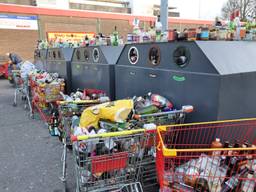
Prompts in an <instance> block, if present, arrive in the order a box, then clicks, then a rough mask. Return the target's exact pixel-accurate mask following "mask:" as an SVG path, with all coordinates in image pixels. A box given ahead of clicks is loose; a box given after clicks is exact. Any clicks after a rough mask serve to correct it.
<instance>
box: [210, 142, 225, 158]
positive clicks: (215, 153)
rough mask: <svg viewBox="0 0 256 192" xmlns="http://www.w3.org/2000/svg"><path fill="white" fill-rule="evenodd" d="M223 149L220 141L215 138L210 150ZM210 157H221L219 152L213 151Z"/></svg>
mask: <svg viewBox="0 0 256 192" xmlns="http://www.w3.org/2000/svg"><path fill="white" fill-rule="evenodd" d="M222 147H223V145H222V143H221V142H220V139H219V138H216V139H215V140H214V141H213V142H212V144H211V148H214V149H216V148H222ZM211 155H213V156H219V155H221V151H213V152H212V153H211Z"/></svg>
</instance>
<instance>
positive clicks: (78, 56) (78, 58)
mask: <svg viewBox="0 0 256 192" xmlns="http://www.w3.org/2000/svg"><path fill="white" fill-rule="evenodd" d="M76 58H77V60H80V59H81V53H80V51H79V50H77V51H76Z"/></svg>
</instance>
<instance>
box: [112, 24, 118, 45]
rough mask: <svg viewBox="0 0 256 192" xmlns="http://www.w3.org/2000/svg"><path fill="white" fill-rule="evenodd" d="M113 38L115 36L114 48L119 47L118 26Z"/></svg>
mask: <svg viewBox="0 0 256 192" xmlns="http://www.w3.org/2000/svg"><path fill="white" fill-rule="evenodd" d="M113 36H114V41H113V46H118V31H117V27H116V26H115V31H114V32H113Z"/></svg>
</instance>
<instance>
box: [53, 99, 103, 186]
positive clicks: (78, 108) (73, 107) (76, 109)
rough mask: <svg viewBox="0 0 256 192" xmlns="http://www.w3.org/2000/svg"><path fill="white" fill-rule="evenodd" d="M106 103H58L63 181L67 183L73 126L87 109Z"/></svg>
mask: <svg viewBox="0 0 256 192" xmlns="http://www.w3.org/2000/svg"><path fill="white" fill-rule="evenodd" d="M102 102H104V101H102V100H100V99H97V100H80V101H59V102H57V105H58V111H59V113H58V114H59V122H60V123H59V127H58V128H59V133H60V136H59V138H60V140H61V141H62V143H63V153H62V159H61V160H62V165H63V166H62V176H61V178H60V179H61V180H62V181H63V182H64V181H66V158H67V147H68V148H71V147H72V143H71V140H70V135H71V133H72V132H73V131H72V129H73V126H74V124H75V121H76V122H79V118H80V116H81V114H82V112H83V111H84V109H85V108H87V107H90V106H92V105H96V104H99V103H102Z"/></svg>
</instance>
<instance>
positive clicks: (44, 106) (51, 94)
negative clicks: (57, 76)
mask: <svg viewBox="0 0 256 192" xmlns="http://www.w3.org/2000/svg"><path fill="white" fill-rule="evenodd" d="M29 82H30V87H31V95H32V110H31V117H32V118H33V117H34V114H35V112H36V111H37V112H38V113H39V116H40V118H41V119H42V120H43V121H44V122H45V123H46V124H47V126H48V124H49V123H50V121H51V117H52V113H53V111H57V109H58V107H57V104H56V102H57V101H60V100H62V96H61V94H60V92H63V91H64V88H65V84H64V82H60V83H55V84H46V83H38V82H36V81H34V80H33V78H31V77H30V78H29Z"/></svg>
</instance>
